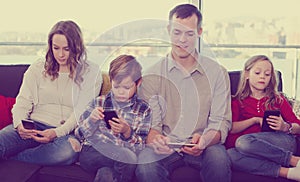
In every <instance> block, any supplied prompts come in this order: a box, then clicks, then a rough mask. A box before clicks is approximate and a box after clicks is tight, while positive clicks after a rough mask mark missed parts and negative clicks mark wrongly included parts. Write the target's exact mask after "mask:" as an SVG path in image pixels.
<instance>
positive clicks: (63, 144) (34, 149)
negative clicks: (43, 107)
mask: <svg viewBox="0 0 300 182" xmlns="http://www.w3.org/2000/svg"><path fill="white" fill-rule="evenodd" d="M41 127H43V126H41ZM44 127H45V128H46V127H48V126H46V125H45V126H44ZM40 129H42V128H40ZM71 137H72V138H74V139H75V137H74V136H72V135H66V136H63V137H58V138H55V139H54V140H53V141H52V142H49V143H46V144H42V143H39V142H36V141H35V140H33V139H26V140H23V139H22V138H21V137H20V135H19V133H18V132H17V131H16V130H15V129H14V128H13V126H12V125H8V126H6V127H5V128H3V129H2V130H0V158H1V159H15V160H19V161H23V162H29V163H35V164H40V165H69V164H72V163H74V162H75V161H76V160H77V158H78V152H75V151H74V149H73V148H72V146H71V143H70V142H69V141H68V139H69V138H71Z"/></svg>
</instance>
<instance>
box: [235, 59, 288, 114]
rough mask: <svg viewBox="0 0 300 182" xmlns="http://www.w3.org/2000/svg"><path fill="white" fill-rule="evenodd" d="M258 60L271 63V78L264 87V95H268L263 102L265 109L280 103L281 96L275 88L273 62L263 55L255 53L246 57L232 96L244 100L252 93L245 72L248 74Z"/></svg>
mask: <svg viewBox="0 0 300 182" xmlns="http://www.w3.org/2000/svg"><path fill="white" fill-rule="evenodd" d="M258 61H268V62H269V63H270V64H271V68H272V70H271V79H270V82H269V85H268V86H267V87H266V88H265V90H264V91H265V93H266V96H267V97H268V100H267V101H266V103H265V108H266V109H275V108H274V107H275V103H280V102H281V101H282V98H281V97H280V93H279V92H278V90H277V80H276V73H275V70H274V66H273V63H272V62H271V60H270V59H269V58H268V57H267V56H265V55H256V56H253V57H251V58H250V59H248V60H247V61H246V63H245V66H244V69H243V71H242V74H241V77H240V81H239V86H238V90H237V92H236V94H235V95H234V96H233V98H236V99H238V100H239V101H242V100H244V99H245V98H247V97H249V96H250V95H251V93H252V91H251V88H250V85H249V79H247V78H246V74H249V72H250V70H251V69H252V67H253V66H254V64H255V63H257V62H258Z"/></svg>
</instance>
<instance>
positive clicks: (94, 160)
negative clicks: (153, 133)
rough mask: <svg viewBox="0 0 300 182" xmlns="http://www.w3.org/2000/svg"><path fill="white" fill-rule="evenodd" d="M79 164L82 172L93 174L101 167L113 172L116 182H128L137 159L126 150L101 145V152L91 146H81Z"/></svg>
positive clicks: (112, 145)
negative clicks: (108, 168)
mask: <svg viewBox="0 0 300 182" xmlns="http://www.w3.org/2000/svg"><path fill="white" fill-rule="evenodd" d="M122 161H127V162H122ZM79 162H80V166H81V167H82V168H83V169H84V170H86V171H87V172H90V173H93V174H95V173H96V172H97V170H98V169H100V168H102V167H110V168H112V169H113V170H114V174H115V177H116V178H117V181H120V182H123V181H124V182H127V181H128V182H130V181H132V179H133V176H134V171H135V169H136V163H137V157H136V154H135V153H134V152H133V151H131V150H130V149H128V148H125V147H120V146H116V145H114V144H107V143H102V144H101V150H100V149H98V150H97V149H95V148H94V147H93V146H91V145H83V147H82V150H81V153H80V155H79Z"/></svg>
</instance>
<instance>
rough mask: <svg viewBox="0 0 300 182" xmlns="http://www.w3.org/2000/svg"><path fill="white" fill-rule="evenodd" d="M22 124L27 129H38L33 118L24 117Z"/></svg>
mask: <svg viewBox="0 0 300 182" xmlns="http://www.w3.org/2000/svg"><path fill="white" fill-rule="evenodd" d="M22 124H23V127H24V128H25V129H27V130H33V129H36V127H35V124H34V122H33V121H31V120H26V119H23V120H22Z"/></svg>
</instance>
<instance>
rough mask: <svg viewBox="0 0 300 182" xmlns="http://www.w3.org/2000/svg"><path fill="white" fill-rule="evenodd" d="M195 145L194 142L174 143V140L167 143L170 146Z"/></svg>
mask: <svg viewBox="0 0 300 182" xmlns="http://www.w3.org/2000/svg"><path fill="white" fill-rule="evenodd" d="M195 145H196V144H194V143H176V142H170V143H168V146H169V147H170V148H181V147H193V146H195Z"/></svg>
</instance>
